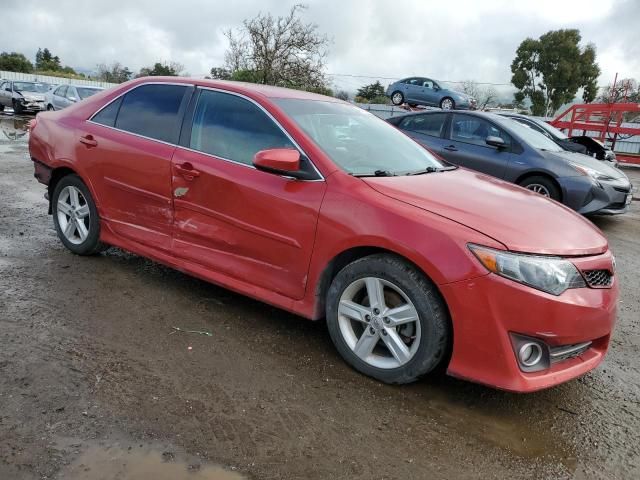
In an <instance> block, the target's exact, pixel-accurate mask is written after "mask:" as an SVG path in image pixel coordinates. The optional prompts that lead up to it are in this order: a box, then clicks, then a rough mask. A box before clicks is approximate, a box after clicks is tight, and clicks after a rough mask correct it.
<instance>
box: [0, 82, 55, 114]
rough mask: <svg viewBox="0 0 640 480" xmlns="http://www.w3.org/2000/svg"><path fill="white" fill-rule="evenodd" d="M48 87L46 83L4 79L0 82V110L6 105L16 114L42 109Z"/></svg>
mask: <svg viewBox="0 0 640 480" xmlns="http://www.w3.org/2000/svg"><path fill="white" fill-rule="evenodd" d="M48 89H49V84H48V83H42V82H22V81H20V82H19V81H14V80H5V81H3V82H2V83H0V111H2V110H4V109H5V108H6V107H10V108H13V111H14V112H15V113H18V114H20V113H22V112H26V111H29V112H39V111H41V110H44V109H45V103H44V94H45V93H46V91H47V90H48Z"/></svg>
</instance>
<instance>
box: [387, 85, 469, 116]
mask: <svg viewBox="0 0 640 480" xmlns="http://www.w3.org/2000/svg"><path fill="white" fill-rule="evenodd" d="M386 95H387V97H389V98H391V103H393V104H394V105H401V104H403V103H408V104H409V105H430V106H432V107H440V108H441V109H443V110H454V109H457V110H467V109H468V110H474V109H475V108H476V105H477V103H476V99H475V98H473V97H471V96H470V95H467V94H465V93H462V92H457V91H455V90H449V89H447V88H443V87H441V86H440V84H438V82H436V81H435V80H431V79H430V78H424V77H409V78H404V79H402V80H398V81H397V82H395V83H392V84H391V85H389V86H388V87H387V91H386Z"/></svg>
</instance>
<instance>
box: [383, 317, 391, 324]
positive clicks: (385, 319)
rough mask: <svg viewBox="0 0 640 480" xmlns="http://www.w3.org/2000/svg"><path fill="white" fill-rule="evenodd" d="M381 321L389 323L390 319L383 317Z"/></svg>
mask: <svg viewBox="0 0 640 480" xmlns="http://www.w3.org/2000/svg"><path fill="white" fill-rule="evenodd" d="M382 321H383V322H384V323H389V322H390V321H391V320H389V317H384V318H383V319H382Z"/></svg>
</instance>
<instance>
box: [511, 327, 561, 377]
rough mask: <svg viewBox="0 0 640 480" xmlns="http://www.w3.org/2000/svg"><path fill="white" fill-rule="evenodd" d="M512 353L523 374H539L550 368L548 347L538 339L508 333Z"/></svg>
mask: <svg viewBox="0 0 640 480" xmlns="http://www.w3.org/2000/svg"><path fill="white" fill-rule="evenodd" d="M509 336H510V337H511V344H512V345H513V353H514V354H515V357H516V360H517V363H518V367H520V370H522V371H523V372H527V373H531V372H539V371H541V370H546V369H547V368H549V367H550V366H551V361H550V357H549V346H548V345H547V344H546V343H545V342H544V341H542V340H540V339H538V338H533V337H529V336H526V335H521V334H518V333H510V334H509Z"/></svg>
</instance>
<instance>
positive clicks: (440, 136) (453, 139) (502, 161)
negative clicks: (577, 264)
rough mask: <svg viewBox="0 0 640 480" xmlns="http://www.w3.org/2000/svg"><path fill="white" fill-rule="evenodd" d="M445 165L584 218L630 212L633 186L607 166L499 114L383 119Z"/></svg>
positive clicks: (436, 115) (613, 168) (431, 115)
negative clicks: (481, 175)
mask: <svg viewBox="0 0 640 480" xmlns="http://www.w3.org/2000/svg"><path fill="white" fill-rule="evenodd" d="M387 121H388V122H389V123H391V124H393V125H395V126H397V127H398V128H399V129H400V130H403V131H404V132H405V133H407V134H408V135H409V136H410V137H412V138H414V139H415V140H416V141H417V142H418V143H420V144H422V145H424V146H425V147H427V148H429V150H432V151H434V152H435V153H437V154H438V155H440V156H441V157H443V158H444V159H445V160H447V161H449V162H450V163H453V164H455V165H460V166H463V167H467V168H470V169H473V170H478V171H480V172H483V173H486V174H488V175H492V176H494V177H498V178H501V179H504V180H507V181H509V182H513V183H516V184H518V185H520V186H522V187H524V188H527V189H529V190H532V191H534V192H537V193H540V194H542V195H545V196H547V197H550V198H552V199H554V200H557V201H559V202H562V203H564V204H565V205H567V206H569V207H571V208H572V209H574V210H576V211H578V212H579V213H582V214H585V215H587V214H596V213H597V214H618V213H624V212H626V211H627V210H628V209H629V204H630V203H631V199H632V194H631V190H632V188H631V183H630V182H629V179H628V178H627V176H626V175H625V174H624V173H623V172H622V171H621V170H619V169H618V168H615V167H614V166H612V165H611V164H610V163H609V162H601V161H598V160H596V159H595V158H593V157H590V156H588V155H583V154H581V153H574V152H567V151H565V150H563V149H562V148H561V147H559V146H558V145H557V144H556V143H554V142H553V141H551V140H550V139H549V138H547V137H545V136H544V135H542V134H541V133H538V132H536V131H534V130H532V129H531V128H529V127H525V126H524V125H522V124H520V123H518V122H516V121H515V120H511V119H509V118H505V117H502V116H500V115H495V114H490V113H480V112H438V111H432V112H425V113H419V114H413V115H403V116H399V117H393V118H390V119H388V120H387Z"/></svg>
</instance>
